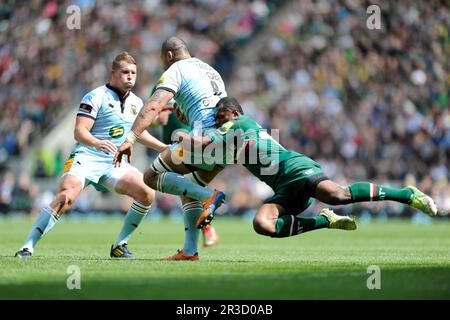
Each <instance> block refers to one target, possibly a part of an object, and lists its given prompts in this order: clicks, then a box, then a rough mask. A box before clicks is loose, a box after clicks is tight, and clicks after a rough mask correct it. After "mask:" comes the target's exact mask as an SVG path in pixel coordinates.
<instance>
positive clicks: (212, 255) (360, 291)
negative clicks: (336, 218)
mask: <svg viewBox="0 0 450 320" xmlns="http://www.w3.org/2000/svg"><path fill="white" fill-rule="evenodd" d="M121 221H122V220H120V219H117V218H106V219H103V220H99V221H81V222H80V221H78V222H77V221H74V220H73V219H65V221H62V222H61V223H59V224H58V225H57V226H56V227H55V228H54V229H53V230H52V231H51V232H50V233H49V234H48V235H47V237H46V238H45V239H44V240H42V241H41V242H40V243H39V245H38V247H37V250H36V252H35V256H34V257H33V259H31V260H27V261H21V260H19V259H16V258H13V254H14V252H15V251H16V250H17V249H18V248H19V247H20V245H21V244H22V242H23V240H24V237H25V235H26V234H27V233H28V230H29V228H30V226H31V224H32V221H31V220H29V219H8V220H1V222H0V235H1V236H0V239H1V242H0V299H450V287H449V283H450V223H449V222H446V221H439V222H434V223H432V224H427V225H413V224H411V223H410V222H409V221H408V222H399V221H392V220H391V221H389V222H386V223H371V224H360V225H359V229H358V230H357V231H341V230H328V229H322V230H318V231H314V232H309V233H306V234H303V235H300V236H296V237H292V238H285V239H272V238H268V237H263V236H259V235H257V234H255V233H254V232H253V230H252V227H251V223H250V222H249V221H246V220H238V219H225V218H221V219H220V218H218V219H217V220H216V221H215V226H216V228H217V230H218V231H219V232H220V235H221V238H222V241H221V243H220V245H219V246H217V247H215V248H209V249H202V250H201V252H200V256H201V260H200V261H199V262H160V261H158V259H159V258H161V257H165V256H168V255H171V254H173V253H175V250H176V249H177V248H179V247H180V244H181V243H182V236H183V227H182V223H181V221H177V222H171V221H161V222H155V221H150V220H147V221H145V222H144V223H143V225H142V226H141V227H140V229H138V231H137V232H136V234H135V235H134V237H133V239H132V241H130V249H131V250H132V251H133V253H134V254H135V255H136V257H137V258H136V259H134V260H113V259H110V258H109V247H110V245H111V243H112V242H113V240H114V239H115V237H116V234H117V232H118V230H119V228H120V224H121ZM70 265H77V266H79V268H80V270H81V289H80V290H68V289H67V286H66V281H67V278H68V276H69V274H68V273H67V268H68V266H70ZM370 265H378V266H379V267H380V269H381V289H380V290H369V289H367V286H366V283H367V278H368V276H369V274H368V273H367V267H368V266H370Z"/></svg>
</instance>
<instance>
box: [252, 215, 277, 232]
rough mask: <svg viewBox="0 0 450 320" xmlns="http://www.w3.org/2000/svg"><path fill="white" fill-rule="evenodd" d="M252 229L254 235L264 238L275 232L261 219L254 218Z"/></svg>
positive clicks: (265, 220) (267, 222)
mask: <svg viewBox="0 0 450 320" xmlns="http://www.w3.org/2000/svg"><path fill="white" fill-rule="evenodd" d="M253 229H254V230H255V232H256V233H258V234H261V235H265V236H267V235H270V234H272V233H273V232H274V231H275V230H274V229H275V228H274V227H273V226H272V225H271V224H270V223H269V221H268V220H267V219H264V218H263V217H255V218H254V219H253Z"/></svg>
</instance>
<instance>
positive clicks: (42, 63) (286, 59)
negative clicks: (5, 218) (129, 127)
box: [0, 0, 450, 222]
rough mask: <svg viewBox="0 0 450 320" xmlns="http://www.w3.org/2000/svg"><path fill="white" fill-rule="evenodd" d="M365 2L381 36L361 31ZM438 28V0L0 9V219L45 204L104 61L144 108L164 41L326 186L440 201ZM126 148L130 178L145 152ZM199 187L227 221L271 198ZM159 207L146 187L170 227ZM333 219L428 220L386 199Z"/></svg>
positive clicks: (445, 182) (244, 185)
mask: <svg viewBox="0 0 450 320" xmlns="http://www.w3.org/2000/svg"><path fill="white" fill-rule="evenodd" d="M71 4H73V5H77V6H79V8H80V9H81V14H82V15H81V28H80V29H79V30H70V29H68V28H67V25H66V22H67V19H68V17H69V14H67V12H66V8H67V6H69V5H71ZM371 4H377V5H379V6H380V8H381V12H382V16H381V25H382V28H381V30H369V29H368V28H367V26H366V20H367V17H368V13H367V12H366V9H367V7H368V6H369V5H371ZM449 21H450V13H449V6H448V3H447V4H445V2H444V1H442V2H439V1H418V2H414V3H412V2H410V1H370V2H369V1H358V0H348V1H347V0H346V1H344V0H343V1H327V0H318V1H309V0H306V1H287V0H256V1H231V0H222V1H210V0H197V1H194V0H192V1H158V0H147V1H127V2H126V3H125V2H122V1H96V0H80V1H3V2H2V4H1V5H0V85H1V90H0V106H1V107H0V168H1V169H0V212H1V213H2V215H10V216H11V215H16V214H18V213H23V214H30V213H34V214H36V213H37V212H38V210H39V209H40V207H41V206H42V205H44V204H45V203H47V202H49V201H50V200H51V197H52V194H53V193H54V192H55V191H56V187H57V181H58V177H59V175H60V174H61V171H62V167H63V165H64V161H65V158H66V157H67V156H68V150H70V148H71V146H72V144H73V131H72V129H73V123H74V121H75V118H74V116H73V113H74V112H75V110H76V108H77V107H78V104H79V101H80V100H81V98H82V96H83V95H84V94H85V93H86V92H88V91H90V90H91V89H93V88H95V87H97V86H99V85H102V84H104V83H105V82H107V81H108V80H109V65H110V62H111V61H112V59H113V57H114V56H115V55H116V54H118V53H119V52H121V51H123V50H126V51H128V52H130V53H131V54H132V55H133V56H134V57H135V58H136V60H137V63H138V80H137V85H136V87H135V90H134V91H135V92H136V93H137V94H138V95H139V96H140V97H142V98H143V99H144V100H145V98H146V97H148V96H149V93H150V91H151V88H152V87H153V85H154V84H155V83H156V81H157V79H158V77H159V75H160V74H161V72H162V69H161V66H160V61H159V48H160V44H161V43H162V41H163V40H164V39H165V38H166V37H168V36H170V35H173V34H177V35H179V36H181V37H182V38H183V39H184V40H185V41H186V42H187V43H188V45H189V46H190V49H191V51H192V54H193V55H195V56H197V57H199V58H201V59H203V60H205V61H206V62H208V63H211V64H212V65H213V66H214V67H215V68H216V69H217V70H218V71H219V72H220V73H221V74H222V75H223V77H224V79H225V83H226V84H227V88H228V93H229V95H233V96H236V97H237V98H238V100H240V101H241V103H242V105H243V108H244V110H245V111H246V112H247V113H248V114H250V115H251V116H253V117H255V118H256V119H257V120H258V121H259V122H260V123H261V124H262V125H263V126H267V127H271V128H278V129H280V141H281V143H282V144H283V145H284V146H286V147H287V148H291V149H294V150H297V151H299V152H301V153H304V154H306V155H308V156H310V157H312V158H314V159H315V160H317V161H318V162H319V163H321V164H322V165H323V168H324V171H325V173H326V174H327V175H329V176H330V177H331V178H333V179H334V180H336V181H338V182H339V183H340V184H342V185H346V184H349V183H351V182H353V181H357V180H372V181H375V182H377V183H383V184H391V185H394V186H403V185H409V184H415V185H417V186H418V187H419V188H420V189H422V190H423V191H425V192H426V193H428V194H430V195H431V196H432V197H433V198H434V199H435V200H436V202H437V204H438V205H439V206H442V207H445V208H450V184H449V177H450V171H449V158H450V108H449V87H450V75H449V72H448V71H449V56H450V40H449V39H450V34H449V32H450V22H449ZM68 124H69V125H68ZM70 125H72V127H70ZM161 131H162V129H161V128H154V129H152V130H151V133H153V134H154V135H155V136H161ZM57 142H58V143H57ZM56 146H57V147H56ZM139 152H140V155H139V156H138V157H136V156H135V159H137V158H138V160H135V161H136V165H137V166H138V167H139V168H140V169H145V167H146V166H147V165H148V164H150V163H151V162H152V159H153V158H154V157H155V153H154V152H151V151H145V150H142V149H141V150H140V151H139ZM213 185H214V186H215V187H218V188H221V189H223V190H225V192H226V193H227V194H228V199H229V200H228V204H227V206H226V207H224V208H223V209H222V210H221V211H222V212H223V213H225V214H226V215H244V216H249V217H251V216H252V215H253V214H254V211H253V210H254V208H257V207H258V205H259V204H260V203H261V199H263V198H265V197H267V196H268V195H270V190H268V189H267V187H265V186H264V185H263V184H261V183H259V182H258V181H256V180H255V179H254V178H253V177H252V176H250V175H249V174H247V172H246V171H245V169H243V168H241V167H238V166H234V167H233V168H227V169H226V171H225V172H223V173H222V174H221V175H220V176H219V177H218V178H217V179H216V180H215V181H214V183H213ZM173 199H174V198H173V197H171V196H168V195H162V194H159V195H158V199H157V203H156V205H154V206H153V209H152V213H151V214H150V215H149V218H152V217H153V218H156V217H160V216H162V215H170V216H172V217H175V218H179V217H180V211H179V201H178V200H177V201H173ZM128 204H129V199H127V198H125V197H120V196H117V195H112V194H102V195H101V196H98V195H97V193H96V191H94V190H93V189H89V188H88V189H87V190H86V191H84V192H83V193H82V195H81V196H80V198H79V199H78V200H77V202H76V204H75V206H74V211H77V212H80V213H82V214H87V213H91V212H96V213H97V214H101V213H104V214H108V213H109V214H114V213H115V214H119V213H124V212H125V210H126V208H127V205H128ZM320 207H321V205H318V204H316V205H314V206H313V207H311V208H310V210H309V211H308V212H307V213H306V214H313V213H317V210H318V209H319V208H320ZM339 210H341V212H342V213H345V214H349V213H350V214H354V215H362V217H363V218H367V219H370V218H371V217H379V218H385V217H387V216H402V217H410V216H412V217H413V219H415V220H414V221H422V222H427V221H428V217H426V216H424V215H417V216H416V215H415V211H411V210H410V209H408V208H406V207H405V206H403V205H399V204H396V203H393V202H389V203H382V204H367V205H354V206H347V207H345V208H340V209H339Z"/></svg>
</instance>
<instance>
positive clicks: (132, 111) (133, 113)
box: [130, 104, 137, 116]
mask: <svg viewBox="0 0 450 320" xmlns="http://www.w3.org/2000/svg"><path fill="white" fill-rule="evenodd" d="M130 112H131V114H132V115H134V116H135V115H137V107H136V106H135V105H134V104H132V105H131V109H130Z"/></svg>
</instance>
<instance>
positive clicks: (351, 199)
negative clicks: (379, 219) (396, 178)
mask: <svg viewBox="0 0 450 320" xmlns="http://www.w3.org/2000/svg"><path fill="white" fill-rule="evenodd" d="M315 198H316V199H318V200H320V201H322V202H324V203H327V204H331V205H342V204H348V203H355V202H364V201H385V200H392V201H397V202H401V203H404V204H408V205H410V206H411V207H413V208H416V209H419V210H420V211H422V212H424V213H426V214H428V215H430V216H435V215H436V214H437V211H438V210H437V207H436V204H435V203H434V201H433V199H432V198H431V197H429V196H427V195H426V194H425V193H423V192H421V191H420V190H418V189H417V188H416V187H414V186H408V187H405V188H402V189H399V188H393V187H389V186H385V185H380V184H375V183H371V182H355V183H353V184H351V185H349V186H348V187H341V186H339V185H337V184H336V183H334V182H333V181H331V180H324V181H321V182H320V183H319V184H318V185H317V188H316V193H315Z"/></svg>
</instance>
